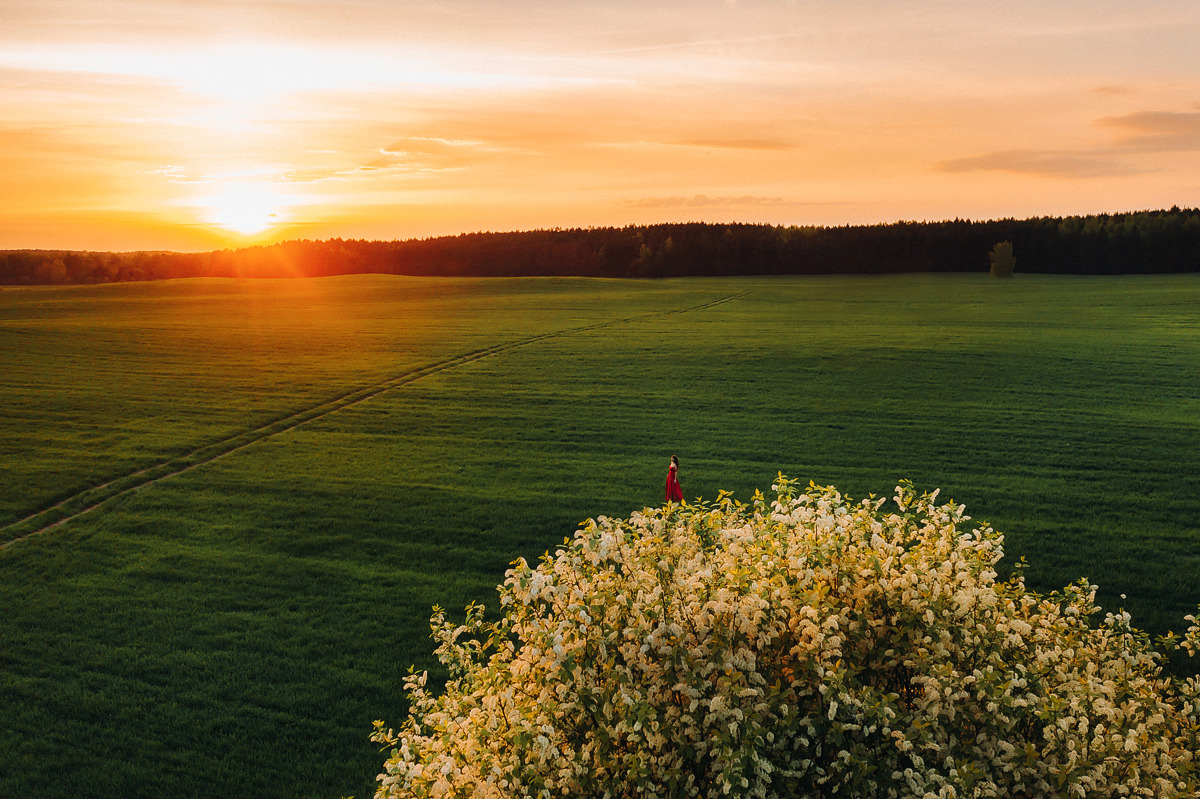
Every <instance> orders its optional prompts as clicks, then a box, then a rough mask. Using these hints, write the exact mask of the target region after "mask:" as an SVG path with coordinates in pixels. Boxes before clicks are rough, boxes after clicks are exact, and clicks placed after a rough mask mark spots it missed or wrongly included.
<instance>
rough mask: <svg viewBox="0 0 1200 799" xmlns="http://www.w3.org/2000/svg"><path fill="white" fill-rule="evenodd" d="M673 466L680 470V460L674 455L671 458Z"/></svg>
mask: <svg viewBox="0 0 1200 799" xmlns="http://www.w3.org/2000/svg"><path fill="white" fill-rule="evenodd" d="M671 465H672V466H674V467H675V468H676V469H678V468H679V458H677V457H675V456H674V455H672V456H671Z"/></svg>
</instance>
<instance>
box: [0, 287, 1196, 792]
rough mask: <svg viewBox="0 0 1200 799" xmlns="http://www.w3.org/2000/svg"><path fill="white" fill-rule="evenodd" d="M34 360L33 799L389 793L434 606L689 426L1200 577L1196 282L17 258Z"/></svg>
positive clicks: (533, 546) (1037, 543)
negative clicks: (157, 273)
mask: <svg viewBox="0 0 1200 799" xmlns="http://www.w3.org/2000/svg"><path fill="white" fill-rule="evenodd" d="M0 375H2V380H3V388H4V390H3V392H0V474H2V475H3V479H2V480H0V547H3V548H2V549H0V796H37V797H58V796H70V795H92V796H161V795H168V794H184V795H189V796H198V797H208V796H211V797H228V796H258V797H274V796H279V797H283V796H289V797H309V796H311V797H336V796H340V795H347V794H354V795H356V796H359V797H362V796H369V795H370V794H371V792H372V786H373V782H374V776H375V774H376V773H377V772H378V770H379V767H380V764H381V763H382V759H383V757H382V755H380V753H379V752H378V751H377V749H376V747H375V745H374V744H371V743H370V742H369V741H368V738H367V736H368V734H369V732H370V729H371V721H372V720H373V719H376V718H383V719H386V720H389V721H399V720H400V719H401V718H402V716H403V712H404V704H403V697H402V695H401V690H400V688H401V680H402V678H403V676H404V675H405V674H406V673H407V671H408V669H409V667H410V666H413V665H415V666H416V667H417V668H418V669H422V668H426V667H429V666H431V665H432V663H433V658H432V654H431V653H432V647H433V643H432V641H430V640H429V637H428V618H429V615H430V611H431V607H432V606H433V605H440V606H443V607H446V608H448V609H449V610H450V611H451V612H452V613H459V612H461V609H462V607H463V606H464V605H465V604H467V603H468V602H470V601H472V600H481V601H483V602H484V603H491V604H494V603H493V602H492V600H493V597H494V587H495V585H496V584H497V583H499V582H500V581H501V579H502V578H503V573H504V570H505V569H506V568H507V566H508V564H509V563H510V562H511V561H512V560H513V559H514V558H516V557H518V556H525V557H527V558H530V559H531V560H532V559H534V558H536V556H538V555H539V554H540V553H542V552H543V551H545V550H547V549H548V548H552V547H554V546H555V545H556V544H558V543H559V542H560V541H561V540H562V539H563V538H564V537H565V536H568V535H570V534H571V533H572V532H573V531H574V529H575V528H576V526H577V525H578V524H579V523H580V522H581V521H582V520H584V519H586V518H588V517H594V516H597V515H601V514H604V515H609V516H627V515H628V514H629V513H630V512H631V511H633V510H637V509H640V508H642V507H644V506H647V505H658V504H661V501H662V491H663V480H664V477H665V474H666V467H667V461H668V458H669V456H670V455H672V454H676V455H678V456H679V458H680V461H681V479H682V482H683V486H684V492H685V496H688V497H696V496H704V497H706V498H712V497H715V496H716V494H717V491H718V490H720V489H728V490H732V491H733V492H734V495H735V497H737V498H739V499H748V498H749V496H750V494H751V492H752V491H753V490H754V489H755V488H762V489H764V490H767V489H769V487H770V484H771V481H772V478H773V477H774V476H775V475H776V473H777V472H779V471H783V472H784V473H786V474H788V475H789V476H792V477H798V478H801V479H803V480H806V481H807V480H810V479H811V480H813V481H816V482H817V483H821V484H829V483H832V484H834V485H836V486H838V487H839V488H841V489H843V490H844V491H847V492H849V493H851V494H853V495H855V496H865V495H866V494H867V493H868V492H874V493H879V494H882V493H885V492H890V491H891V489H892V487H893V486H895V485H896V482H897V480H899V479H901V478H909V479H911V480H913V482H914V483H915V484H916V485H917V486H918V487H919V488H926V489H933V488H938V487H940V488H941V489H942V495H941V496H942V498H947V497H952V498H953V499H955V500H957V501H959V502H963V503H965V504H966V505H967V509H968V513H969V514H970V515H971V516H972V517H974V518H975V519H977V520H984V521H986V522H988V523H991V524H992V525H994V526H995V527H996V528H997V529H999V530H1002V531H1003V532H1005V533H1006V535H1007V546H1006V549H1007V552H1008V556H1007V558H1006V563H1008V564H1011V563H1012V562H1015V561H1016V559H1018V558H1021V557H1024V558H1027V559H1028V561H1029V564H1030V565H1029V567H1028V568H1027V570H1026V574H1027V578H1028V580H1029V581H1030V583H1031V584H1032V585H1034V586H1035V587H1037V588H1039V589H1040V590H1052V589H1055V588H1060V587H1062V586H1064V585H1066V584H1068V583H1070V582H1073V581H1075V580H1076V579H1078V578H1081V577H1085V578H1088V579H1089V580H1091V581H1092V582H1094V583H1097V584H1099V586H1100V589H1101V591H1100V601H1101V603H1102V604H1104V605H1105V606H1106V608H1112V609H1115V608H1116V607H1118V606H1123V607H1125V608H1126V609H1128V610H1130V611H1131V612H1132V613H1133V616H1134V623H1135V624H1136V625H1137V626H1140V627H1142V628H1143V629H1147V630H1150V631H1151V632H1153V633H1155V634H1161V633H1164V632H1166V631H1167V630H1168V629H1172V628H1173V629H1179V628H1180V627H1181V626H1183V625H1182V617H1183V615H1184V614H1186V613H1190V612H1195V610H1196V606H1197V604H1198V603H1200V579H1197V575H1200V513H1197V501H1196V495H1197V489H1198V487H1200V479H1198V475H1200V278H1198V277H1197V276H1195V275H1182V276H1159V277H1149V276H1145V277H1104V278H1081V277H1072V278H1067V277H1049V276H1030V275H1021V276H1018V278H1017V279H1014V280H1011V281H996V280H991V279H989V278H988V277H987V276H986V275H943V276H929V275H902V276H877V277H807V278H774V279H768V278H743V279H733V278H713V279H681V280H667V281H653V282H650V281H618V280H586V279H570V278H527V279H526V278H522V279H424V278H403V277H392V276H371V275H361V276H347V277H338V278H314V279H304V280H255V281H238V280H226V279H196V280H177V281H163V282H155V283H140V284H109V285H102V286H91V287H38V288H24V287H22V288H6V289H0ZM57 522H62V523H61V524H58V525H57V526H54V525H55V524H56V523H57ZM1122 594H1124V595H1125V598H1124V599H1122V598H1121V595H1122ZM1186 665H1187V664H1185V666H1186Z"/></svg>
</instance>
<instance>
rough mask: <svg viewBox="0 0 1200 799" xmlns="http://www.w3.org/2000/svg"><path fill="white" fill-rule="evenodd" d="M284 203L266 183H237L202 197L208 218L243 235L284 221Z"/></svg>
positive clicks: (214, 223)
mask: <svg viewBox="0 0 1200 799" xmlns="http://www.w3.org/2000/svg"><path fill="white" fill-rule="evenodd" d="M285 203H286V200H285V198H284V197H283V196H282V195H281V194H280V193H279V192H278V191H276V190H275V189H274V188H273V187H272V186H270V185H269V184H264V183H235V184H232V185H228V186H225V187H222V188H221V189H220V190H218V191H217V192H215V193H213V194H210V195H208V196H207V197H205V198H203V199H202V200H201V204H202V206H203V207H204V209H205V210H204V217H205V221H207V222H209V223H210V224H213V225H217V226H218V227H222V228H224V229H226V230H229V231H232V232H234V233H240V234H242V235H243V236H254V235H257V234H259V233H265V232H266V231H268V230H270V229H271V228H274V227H277V226H279V225H280V224H282V223H283V221H284V214H283V210H282V209H283V206H284V205H285Z"/></svg>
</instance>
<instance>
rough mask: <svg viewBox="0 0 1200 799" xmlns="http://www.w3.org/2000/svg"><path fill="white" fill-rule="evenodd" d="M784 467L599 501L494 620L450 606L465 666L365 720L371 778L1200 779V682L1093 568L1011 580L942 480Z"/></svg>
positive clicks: (409, 782) (766, 784)
mask: <svg viewBox="0 0 1200 799" xmlns="http://www.w3.org/2000/svg"><path fill="white" fill-rule="evenodd" d="M773 489H774V490H775V491H776V492H777V494H778V498H777V499H776V500H775V501H774V502H770V503H768V502H767V501H766V500H765V499H764V498H763V497H762V495H761V494H756V495H755V497H754V500H753V501H752V503H751V504H750V505H743V504H741V503H737V502H734V501H733V500H731V499H730V497H729V496H727V495H725V494H722V495H721V496H720V497H719V498H718V500H717V501H716V502H715V503H712V504H699V505H675V504H670V505H668V506H667V507H665V508H662V509H653V510H652V509H647V510H645V511H643V512H641V513H635V514H633V515H632V516H631V517H630V518H629V519H628V520H613V519H607V518H604V517H600V518H599V519H597V520H594V521H589V522H588V523H587V524H586V525H585V526H584V528H583V529H581V530H580V531H579V532H578V533H576V535H575V537H574V539H573V540H568V541H566V542H564V544H563V546H562V548H561V549H559V550H558V551H557V552H556V553H555V554H554V555H553V556H550V555H547V556H546V557H545V558H543V560H542V562H541V563H540V564H539V565H538V566H537V568H533V567H531V566H529V565H528V564H527V563H526V562H525V561H524V560H518V561H516V562H515V563H514V567H513V568H512V569H511V570H510V571H509V572H508V573H507V575H506V578H505V581H504V584H503V585H502V586H500V588H499V593H500V604H501V609H502V613H503V615H502V617H501V618H500V620H499V621H495V622H488V621H486V620H485V617H484V611H483V608H482V607H481V606H478V605H472V606H471V607H469V608H467V614H466V616H467V617H466V623H465V624H461V625H456V624H453V623H451V622H448V621H447V620H446V617H445V615H444V614H443V613H442V611H440V610H437V609H435V612H434V615H433V619H432V627H433V635H434V638H435V639H436V640H437V642H438V647H437V655H438V657H439V658H440V660H441V661H442V662H443V663H444V664H445V666H446V667H447V669H448V670H449V680H448V682H447V684H446V686H445V690H444V691H443V692H441V693H440V695H436V696H435V695H434V694H433V693H432V692H430V691H429V690H428V689H427V685H426V675H425V674H419V675H418V674H412V675H410V676H409V678H408V680H407V689H408V693H409V696H410V699H411V710H410V716H409V718H408V719H407V720H406V721H405V722H404V723H403V725H401V727H400V728H399V730H392V729H387V728H386V727H385V725H384V723H383V722H376V723H375V732H374V734H373V735H372V739H373V740H375V741H377V742H379V743H381V744H384V745H385V747H386V748H388V749H390V757H389V758H388V760H387V762H386V764H385V772H384V773H383V774H381V775H380V777H379V780H380V786H379V789H378V792H377V794H376V795H377V797H410V796H412V797H417V796H421V797H423V796H475V797H509V796H530V797H533V796H537V797H550V796H556V797H557V796H563V797H568V796H570V797H587V796H596V797H672V796H689V797H690V796H714V797H715V796H723V795H736V796H744V795H748V796H760V797H766V796H787V797H832V796H846V797H1006V798H1007V797H1038V799H1040V798H1041V797H1058V796H1062V797H1110V796H1147V797H1150V796H1153V797H1195V796H1197V795H1198V793H1200V768H1198V766H1197V757H1198V756H1197V751H1198V748H1200V681H1198V679H1197V678H1196V677H1189V678H1186V679H1181V678H1178V677H1173V676H1171V675H1170V674H1169V673H1168V672H1166V671H1165V670H1164V668H1163V665H1164V663H1163V660H1164V658H1163V655H1161V654H1159V653H1158V652H1157V651H1155V649H1154V647H1153V646H1152V645H1151V642H1150V640H1149V638H1148V637H1147V636H1146V635H1145V634H1143V633H1140V632H1138V631H1136V630H1134V629H1133V628H1132V627H1131V626H1130V623H1129V616H1128V615H1127V614H1125V613H1119V614H1116V615H1114V614H1108V615H1107V616H1105V617H1104V619H1103V620H1102V621H1100V620H1099V618H1098V613H1099V608H1097V607H1096V605H1095V590H1096V589H1095V587H1094V586H1090V585H1087V584H1086V583H1084V582H1081V583H1079V584H1076V585H1074V586H1071V587H1069V588H1067V589H1065V590H1064V591H1062V592H1061V593H1055V594H1051V595H1048V596H1041V595H1039V594H1037V593H1034V592H1033V591H1030V590H1029V589H1027V588H1026V587H1025V584H1024V582H1023V580H1022V578H1021V576H1020V573H1019V570H1018V574H1017V576H1015V577H1014V578H1012V579H1010V580H1007V581H999V582H998V581H997V575H996V571H995V567H996V564H997V562H998V561H999V560H1000V559H1001V557H1002V554H1003V552H1002V541H1003V539H1002V536H1000V535H998V534H997V533H995V532H994V531H993V530H991V529H990V528H988V527H981V528H977V529H973V530H969V531H968V530H967V529H965V527H966V522H967V521H968V519H969V517H967V516H965V515H964V509H963V507H962V506H960V505H955V504H954V503H949V504H943V505H937V504H936V497H937V492H934V493H933V494H927V495H923V496H917V495H916V494H915V492H914V491H913V489H912V487H911V485H909V484H903V485H901V486H899V487H898V488H897V492H896V496H895V497H894V502H895V505H896V510H895V511H894V512H885V510H884V505H885V504H887V503H886V500H885V499H878V500H877V499H874V498H872V499H867V500H862V501H859V502H852V501H851V500H850V499H849V498H847V497H844V496H842V495H841V494H840V493H838V492H837V491H836V490H835V489H833V488H822V487H818V486H815V485H809V487H808V488H807V489H801V488H799V487H798V485H797V483H796V482H795V481H793V480H789V479H787V478H785V477H783V475H780V477H779V479H778V482H777V484H776V485H775V486H773ZM1187 618H1188V620H1189V621H1190V622H1191V627H1190V629H1189V630H1188V632H1187V633H1186V634H1185V635H1184V636H1182V638H1180V639H1175V638H1168V639H1163V643H1164V644H1165V645H1166V646H1168V647H1174V646H1178V647H1180V648H1184V649H1187V650H1188V651H1189V652H1190V653H1191V654H1195V653H1196V651H1197V650H1198V649H1200V627H1198V626H1197V622H1196V619H1195V618H1194V617H1191V616H1189V617H1187ZM1089 621H1091V622H1095V623H1089Z"/></svg>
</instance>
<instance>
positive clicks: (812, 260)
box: [0, 208, 1200, 284]
mask: <svg viewBox="0 0 1200 799" xmlns="http://www.w3.org/2000/svg"><path fill="white" fill-rule="evenodd" d="M999 242H1011V243H1012V254H1013V256H1014V257H1015V259H1016V268H1017V272H1019V273H1021V272H1023V273H1043V274H1078V275H1111V274H1150V273H1164V272H1200V210H1198V209H1194V208H1193V209H1180V208H1171V209H1169V210H1163V211H1138V212H1131V213H1118V214H1097V215H1090V216H1068V217H1037V218H1032V219H1022V220H1018V219H999V220H991V221H972V220H964V219H955V220H952V221H941V222H894V223H889V224H879V225H846V226H840V227H795V226H791V227H783V226H775V225H758V224H711V223H699V222H696V223H676V224H659V225H644V226H629V227H622V228H573V229H559V228H555V229H549V230H532V231H523V232H513V233H493V232H483V233H464V234H461V235H458V236H441V237H436V238H426V239H407V240H403V241H367V240H360V239H340V238H335V239H326V240H320V241H317V240H295V241H286V242H281V243H278V244H270V245H259V246H253V247H245V248H241V249H227V250H217V251H213V252H204V253H177V252H149V251H147V252H127V253H113V252H88V251H61V250H8V251H0V283H6V284H54V283H59V284H65V283H106V282H113V281H129V280H161V279H166V278H180V277H317V276H325V275H344V274H359V273H384V274H396V275H428V276H454V277H460V276H461V277H466V276H473V277H516V276H534V275H562V276H583V277H613V278H665V277H684V276H730V275H732V276H737V275H814V274H886V273H897V272H983V271H987V270H988V269H989V264H990V260H989V253H990V252H991V250H992V248H993V247H994V246H995V245H996V244H997V243H999Z"/></svg>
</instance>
